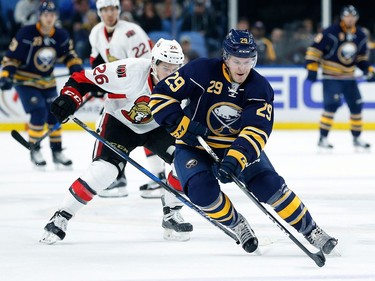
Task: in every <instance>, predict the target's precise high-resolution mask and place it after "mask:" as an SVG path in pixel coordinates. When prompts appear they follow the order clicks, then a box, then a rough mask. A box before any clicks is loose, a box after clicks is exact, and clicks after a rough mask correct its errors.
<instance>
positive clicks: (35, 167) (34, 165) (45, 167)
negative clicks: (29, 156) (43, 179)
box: [31, 163, 47, 172]
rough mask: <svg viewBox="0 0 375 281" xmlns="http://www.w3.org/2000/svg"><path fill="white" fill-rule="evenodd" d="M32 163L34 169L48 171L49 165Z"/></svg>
mask: <svg viewBox="0 0 375 281" xmlns="http://www.w3.org/2000/svg"><path fill="white" fill-rule="evenodd" d="M31 165H32V168H33V170H34V171H40V172H45V171H47V165H37V164H35V163H31Z"/></svg>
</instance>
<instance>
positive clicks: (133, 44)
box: [89, 0, 165, 198]
mask: <svg viewBox="0 0 375 281" xmlns="http://www.w3.org/2000/svg"><path fill="white" fill-rule="evenodd" d="M96 8H97V11H98V15H99V17H100V19H101V22H100V23H98V24H97V25H96V26H94V28H93V29H92V30H91V33H90V36H89V40H90V44H91V55H90V63H91V66H92V68H95V67H97V66H98V65H100V64H102V63H108V62H113V61H116V60H119V59H125V58H151V47H152V42H151V40H150V39H149V38H148V36H147V34H146V33H145V31H144V30H143V29H142V28H141V27H140V26H139V25H137V24H135V23H132V22H128V21H125V20H120V12H121V11H120V1H119V0H97V1H96ZM104 94H105V93H100V92H98V93H96V94H95V96H97V97H103V96H104ZM145 152H146V157H147V160H148V161H147V162H148V166H149V169H150V171H151V172H152V173H153V174H154V175H156V176H158V177H159V178H160V179H161V180H165V173H164V162H163V160H161V159H160V158H159V157H158V156H157V155H155V154H154V153H153V152H152V151H150V150H148V149H145ZM126 186H127V180H126V176H125V173H121V174H119V177H118V178H117V179H116V180H115V181H114V182H113V183H112V184H111V185H110V186H109V187H108V188H106V189H104V190H102V191H100V192H99V193H98V195H99V196H100V197H124V196H127V195H128V191H127V188H126ZM140 190H141V196H142V197H143V198H160V197H161V195H162V192H163V189H162V188H161V186H159V185H158V184H157V183H155V182H154V181H150V182H149V183H147V184H144V185H142V186H141V187H140Z"/></svg>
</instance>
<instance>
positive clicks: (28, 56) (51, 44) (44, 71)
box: [2, 22, 83, 89]
mask: <svg viewBox="0 0 375 281" xmlns="http://www.w3.org/2000/svg"><path fill="white" fill-rule="evenodd" d="M57 61H59V62H62V63H64V64H65V65H66V66H67V67H68V68H69V70H70V73H73V72H75V71H80V70H82V69H83V68H82V66H81V65H82V60H81V59H80V58H78V57H77V55H76V53H75V51H74V49H73V44H72V41H71V40H70V38H69V35H68V33H67V32H66V31H65V30H63V29H61V28H57V27H55V28H53V29H52V31H51V33H50V34H49V35H48V36H43V35H42V33H41V32H40V23H39V22H38V23H37V24H35V25H29V26H25V27H23V28H21V29H20V30H19V31H18V32H17V34H16V36H15V37H14V38H13V39H12V42H11V43H10V45H9V49H8V51H7V52H6V54H5V56H4V58H3V60H2V67H3V69H2V72H4V71H5V72H8V73H7V75H6V76H10V77H13V78H14V79H15V80H16V82H22V83H23V85H28V86H33V87H36V88H41V89H46V88H51V87H54V86H56V81H55V79H50V78H53V77H51V75H52V72H53V69H54V66H55V63H56V62H57ZM41 78H45V79H41ZM26 81H27V82H26Z"/></svg>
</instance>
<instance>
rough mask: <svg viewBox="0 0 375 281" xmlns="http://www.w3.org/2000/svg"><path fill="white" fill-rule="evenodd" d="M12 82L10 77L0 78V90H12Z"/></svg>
mask: <svg viewBox="0 0 375 281" xmlns="http://www.w3.org/2000/svg"><path fill="white" fill-rule="evenodd" d="M12 86H13V81H12V78H10V77H1V78H0V89H1V90H10V89H12Z"/></svg>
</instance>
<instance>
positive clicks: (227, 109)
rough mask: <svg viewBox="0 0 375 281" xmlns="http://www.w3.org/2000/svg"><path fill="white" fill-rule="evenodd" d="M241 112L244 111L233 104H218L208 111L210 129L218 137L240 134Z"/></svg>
mask: <svg viewBox="0 0 375 281" xmlns="http://www.w3.org/2000/svg"><path fill="white" fill-rule="evenodd" d="M241 112H242V109H241V108H240V107H239V106H238V105H235V104H233V103H229V102H220V103H216V104H214V105H213V106H211V107H210V109H209V110H208V113H207V124H208V127H209V128H210V130H211V131H212V132H215V134H216V135H218V136H228V135H235V134H238V133H239V131H240V128H241V120H240V119H241Z"/></svg>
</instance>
